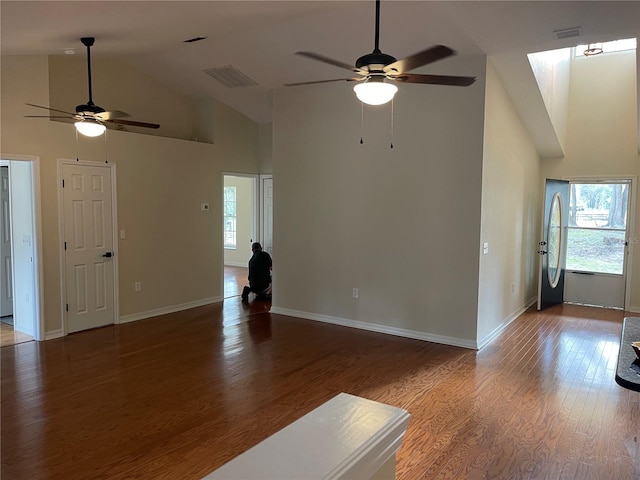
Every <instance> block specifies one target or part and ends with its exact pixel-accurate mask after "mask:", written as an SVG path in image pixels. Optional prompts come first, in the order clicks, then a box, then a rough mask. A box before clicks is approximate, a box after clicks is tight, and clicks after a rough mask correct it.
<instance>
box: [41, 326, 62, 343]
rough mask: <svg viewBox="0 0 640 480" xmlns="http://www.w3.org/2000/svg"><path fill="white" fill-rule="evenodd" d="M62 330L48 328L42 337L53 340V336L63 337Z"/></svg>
mask: <svg viewBox="0 0 640 480" xmlns="http://www.w3.org/2000/svg"><path fill="white" fill-rule="evenodd" d="M64 335H65V334H64V332H63V331H62V329H61V328H58V329H57V330H50V331H48V332H46V333H45V334H44V339H45V340H53V339H54V338H62V337H64Z"/></svg>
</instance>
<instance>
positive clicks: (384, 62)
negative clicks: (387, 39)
mask: <svg viewBox="0 0 640 480" xmlns="http://www.w3.org/2000/svg"><path fill="white" fill-rule="evenodd" d="M379 38H380V0H376V25H375V47H374V49H373V52H372V53H368V54H366V55H363V56H362V57H360V58H358V60H356V64H355V67H354V66H351V65H349V64H346V63H343V62H341V61H339V60H334V59H332V58H328V57H325V56H324V55H320V54H318V53H314V52H296V55H301V56H303V57H307V58H310V59H311V60H316V61H319V62H323V63H328V64H329V65H333V66H335V67H339V68H344V69H346V70H350V71H351V72H353V73H356V74H358V75H359V76H357V77H352V78H336V79H333V80H317V81H311V82H298V83H288V84H285V86H287V87H291V86H297V85H309V84H313V83H326V82H339V81H343V80H344V81H347V82H360V83H358V84H357V85H356V86H355V87H354V91H355V93H356V96H357V97H358V99H359V100H361V101H362V102H364V103H367V104H369V105H382V104H384V103H387V102H389V101H391V100H392V99H393V96H394V95H395V93H396V92H397V91H398V87H396V86H395V85H393V83H389V81H390V82H405V83H425V84H431V85H452V86H457V87H467V86H469V85H471V84H472V83H473V82H475V80H476V79H475V77H459V76H451V75H422V74H417V73H407V72H409V71H411V70H414V69H416V68H418V67H422V66H424V65H427V64H429V63H432V62H435V61H437V60H442V59H443V58H446V57H449V56H451V55H455V52H454V51H453V50H451V49H450V48H449V47H445V46H444V45H435V46H433V47H431V48H428V49H426V50H423V51H421V52H418V53H415V54H413V55H410V56H408V57H405V58H402V59H400V60H397V59H396V58H395V57H392V56H391V55H387V54H385V53H382V51H381V50H380V47H379Z"/></svg>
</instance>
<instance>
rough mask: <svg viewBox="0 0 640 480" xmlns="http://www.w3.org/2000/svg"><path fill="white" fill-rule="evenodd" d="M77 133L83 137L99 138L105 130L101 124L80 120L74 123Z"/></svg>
mask: <svg viewBox="0 0 640 480" xmlns="http://www.w3.org/2000/svg"><path fill="white" fill-rule="evenodd" d="M74 125H75V127H76V130H77V131H78V133H81V134H82V135H84V136H85V137H99V136H100V135H102V134H103V133H104V131H105V130H106V129H107V127H105V126H104V125H102V124H101V123H98V122H96V121H93V120H80V121H78V122H76V123H74Z"/></svg>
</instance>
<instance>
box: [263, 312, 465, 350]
mask: <svg viewBox="0 0 640 480" xmlns="http://www.w3.org/2000/svg"><path fill="white" fill-rule="evenodd" d="M270 313H276V314H280V315H286V316H288V317H298V318H304V319H307V320H315V321H318V322H324V323H330V324H333V325H340V326H342V327H351V328H357V329H360V330H368V331H370V332H378V333H385V334H387V335H394V336H396V337H405V338H413V339H415V340H424V341H426V342H433V343H440V344H443V345H451V346H454V347H463V348H470V349H472V350H476V349H477V347H476V342H474V341H473V340H467V339H464V338H457V337H447V336H444V335H436V334H431V333H426V332H418V331H416V330H407V329H404V328H397V327H389V326H387V325H379V324H376V323H368V322H361V321H358V320H349V319H346V318H338V317H331V316H328V315H318V314H315V313H309V312H301V311H299V310H291V309H288V308H279V307H271V310H270Z"/></svg>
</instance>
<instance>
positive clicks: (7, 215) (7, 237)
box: [0, 166, 13, 317]
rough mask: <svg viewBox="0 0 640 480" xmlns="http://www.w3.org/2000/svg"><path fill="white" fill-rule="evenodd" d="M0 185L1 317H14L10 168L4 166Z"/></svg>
mask: <svg viewBox="0 0 640 480" xmlns="http://www.w3.org/2000/svg"><path fill="white" fill-rule="evenodd" d="M1 170H2V178H1V182H2V183H1V184H0V198H1V200H0V201H1V202H2V205H1V206H0V208H1V209H2V211H1V212H0V215H2V221H1V223H2V224H1V225H0V229H1V235H2V238H1V239H0V262H1V263H0V285H2V292H1V294H0V295H1V298H0V315H1V316H3V317H4V316H6V315H13V274H12V269H11V205H10V203H9V167H6V166H3V167H2V168H1Z"/></svg>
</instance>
